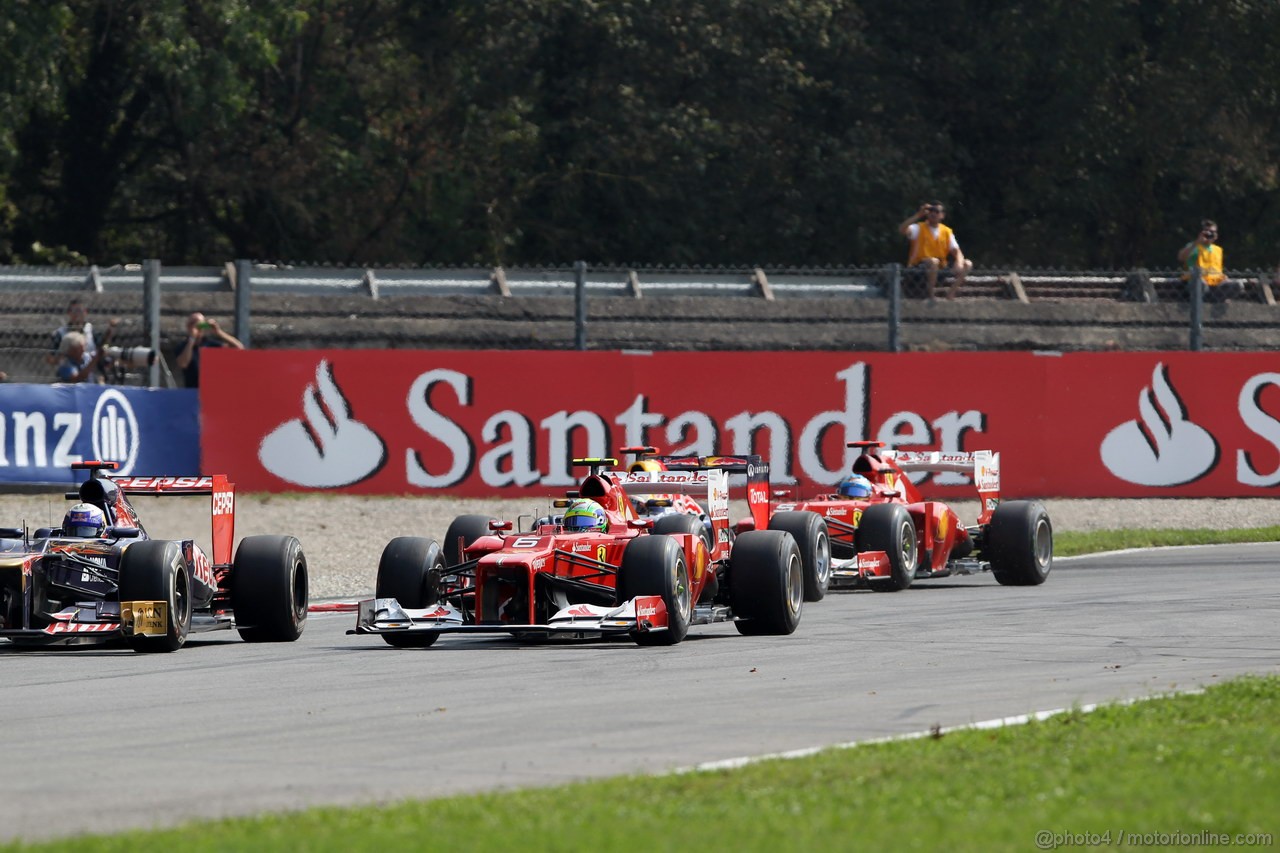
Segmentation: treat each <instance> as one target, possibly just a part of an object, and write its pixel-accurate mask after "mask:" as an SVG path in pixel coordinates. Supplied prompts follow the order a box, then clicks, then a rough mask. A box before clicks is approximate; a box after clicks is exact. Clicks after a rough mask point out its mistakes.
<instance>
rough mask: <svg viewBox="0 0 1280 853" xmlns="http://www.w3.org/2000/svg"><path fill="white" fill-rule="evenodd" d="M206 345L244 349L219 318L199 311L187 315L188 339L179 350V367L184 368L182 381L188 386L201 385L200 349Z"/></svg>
mask: <svg viewBox="0 0 1280 853" xmlns="http://www.w3.org/2000/svg"><path fill="white" fill-rule="evenodd" d="M205 347H231V348H232V349H244V344H242V343H240V339H239V338H237V337H236V336H235V335H233V334H231V333H230V332H227V331H224V330H223V329H222V328H221V327H220V326H219V325H218V321H217V320H213V319H209V318H206V317H205V316H204V315H203V314H201V313H200V312H199V311H195V312H193V313H192V314H191V315H190V316H189V317H187V339H186V340H185V341H184V342H183V344H182V348H181V349H179V350H178V360H177V363H178V367H179V369H181V370H182V383H183V385H185V386H186V387H188V388H199V387H200V350H202V349H204V348H205Z"/></svg>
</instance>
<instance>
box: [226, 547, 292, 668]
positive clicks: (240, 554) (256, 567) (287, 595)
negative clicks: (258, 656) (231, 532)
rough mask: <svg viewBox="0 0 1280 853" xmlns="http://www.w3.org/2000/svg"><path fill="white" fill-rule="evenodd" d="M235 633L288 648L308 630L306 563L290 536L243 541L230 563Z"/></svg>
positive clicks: (250, 640) (258, 641)
mask: <svg viewBox="0 0 1280 853" xmlns="http://www.w3.org/2000/svg"><path fill="white" fill-rule="evenodd" d="M231 578H232V580H231V583H232V587H231V606H232V609H233V610H234V611H235V616H236V630H237V631H239V632H240V636H241V637H242V638H243V639H244V640H245V641H246V642H250V643H292V642H293V641H294V640H297V639H298V638H299V637H301V636H302V629H303V628H305V627H306V626H307V605H308V604H309V602H310V598H309V591H308V580H309V579H308V576H307V558H306V556H305V555H304V554H303V553H302V543H300V542H299V541H298V540H297V539H296V538H294V537H292V536H246V537H245V538H244V539H242V540H241V541H240V546H239V547H238V548H236V556H235V559H234V560H233V562H232V574H231Z"/></svg>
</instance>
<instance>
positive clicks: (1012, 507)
mask: <svg viewBox="0 0 1280 853" xmlns="http://www.w3.org/2000/svg"><path fill="white" fill-rule="evenodd" d="M982 557H983V559H985V560H986V561H987V562H988V563H990V564H991V573H992V574H993V575H995V576H996V580H997V581H998V582H999V583H1001V584H1003V585H1005V586H1038V585H1039V584H1042V583H1044V582H1045V579H1046V578H1048V577H1049V570H1050V569H1052V568H1053V525H1052V524H1051V523H1050V522H1049V513H1048V512H1047V511H1046V510H1045V508H1044V505H1043V504H1041V503H1040V502H1039V501H1008V502H1007V503H1002V504H999V505H998V506H997V507H996V511H995V512H994V513H992V515H991V523H990V524H988V525H987V530H986V533H985V534H984V535H983V537H982Z"/></svg>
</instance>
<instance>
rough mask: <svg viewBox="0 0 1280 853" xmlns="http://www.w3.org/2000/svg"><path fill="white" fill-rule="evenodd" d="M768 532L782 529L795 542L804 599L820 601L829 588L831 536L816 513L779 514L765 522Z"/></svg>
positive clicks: (824, 523)
mask: <svg viewBox="0 0 1280 853" xmlns="http://www.w3.org/2000/svg"><path fill="white" fill-rule="evenodd" d="M769 529H770V530H785V531H786V532H788V533H790V534H791V537H792V538H793V539H795V540H796V546H797V547H798V548H799V549H800V561H801V562H802V563H803V564H804V600H805V601H821V600H822V599H823V598H825V597H826V595H827V587H828V586H830V585H831V537H830V536H828V535H827V523H826V522H825V521H823V520H822V516H820V515H818V514H817V513H816V512H780V513H777V514H776V515H774V516H773V518H771V519H769Z"/></svg>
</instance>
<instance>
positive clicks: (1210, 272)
mask: <svg viewBox="0 0 1280 853" xmlns="http://www.w3.org/2000/svg"><path fill="white" fill-rule="evenodd" d="M1217 239H1218V224H1217V223H1216V222H1214V221H1213V220H1212V219H1203V220H1201V221H1200V233H1199V234H1197V235H1196V238H1195V239H1194V240H1192V241H1191V242H1190V243H1188V244H1187V245H1185V246H1183V247H1182V248H1181V249H1179V250H1178V261H1179V262H1181V263H1184V264H1186V265H1187V272H1185V273H1183V274H1182V280H1183V281H1190V280H1191V273H1192V272H1193V271H1194V270H1196V269H1197V268H1198V269H1199V270H1200V282H1201V284H1202V286H1203V287H1204V298H1205V301H1206V302H1225V301H1226V300H1227V299H1230V298H1231V297H1233V296H1238V295H1239V294H1240V292H1241V291H1242V290H1243V287H1242V286H1241V284H1240V282H1238V281H1231V280H1229V279H1228V278H1227V276H1226V274H1225V273H1224V272H1223V269H1224V268H1225V267H1224V265H1223V262H1222V257H1223V256H1222V247H1221V246H1219V245H1218V244H1217V243H1215V242H1214V241H1215V240H1217Z"/></svg>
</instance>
